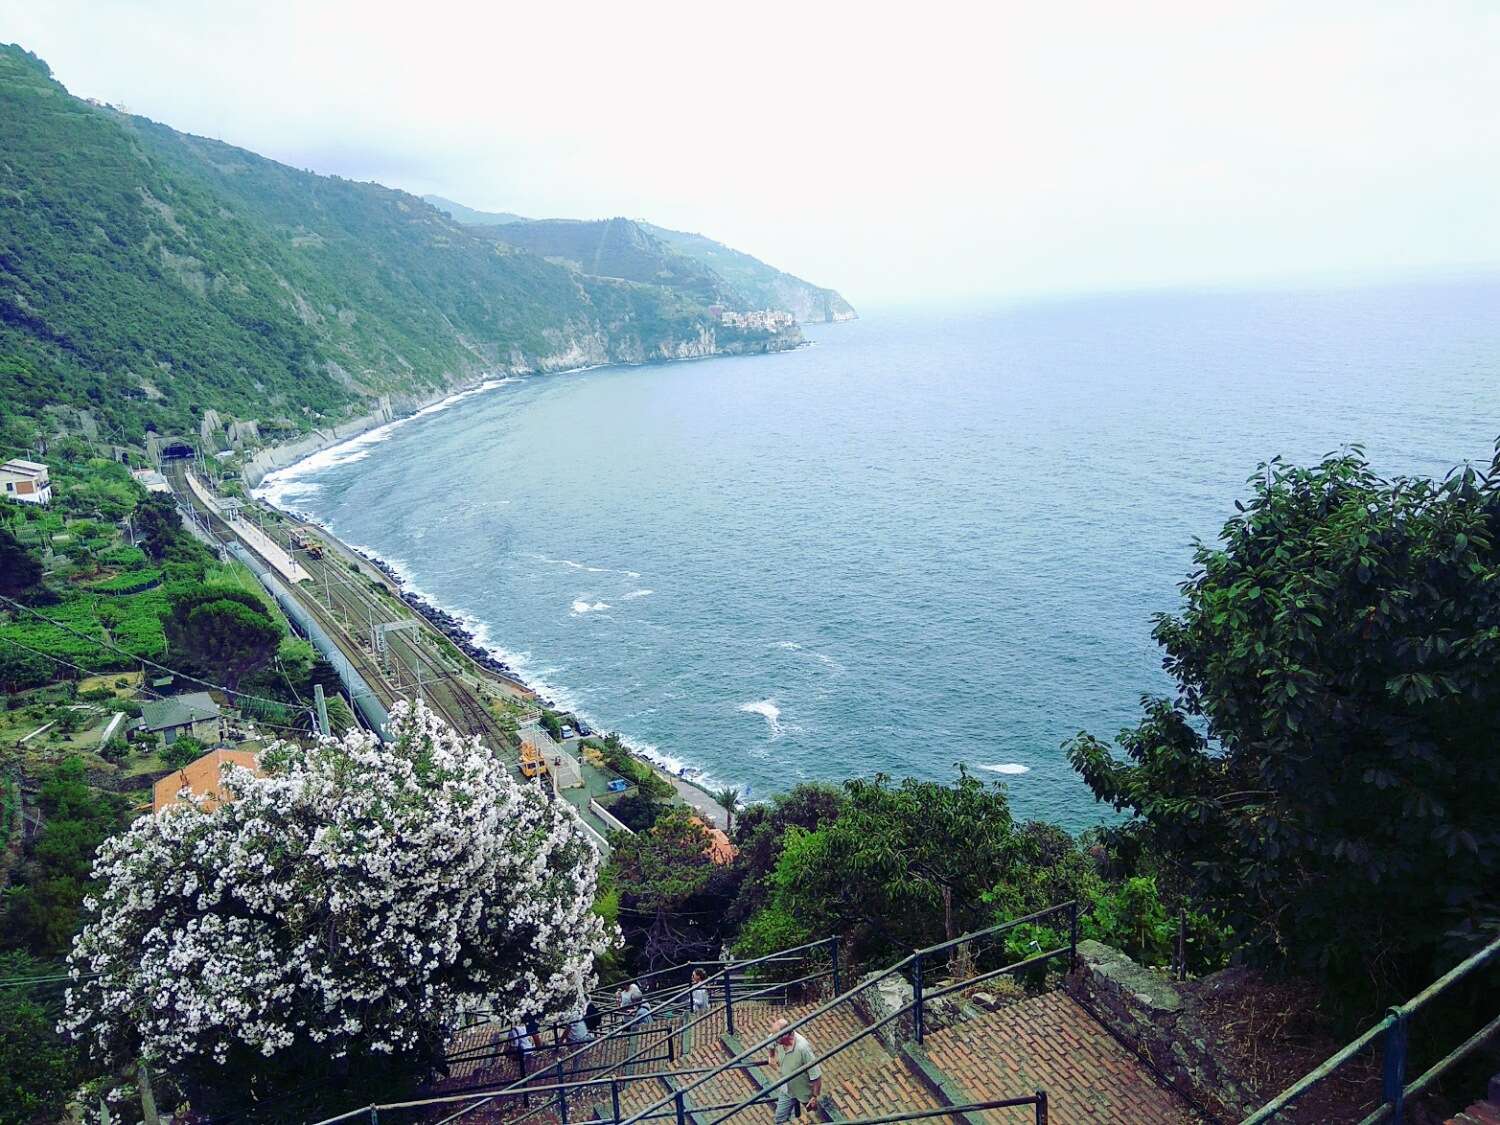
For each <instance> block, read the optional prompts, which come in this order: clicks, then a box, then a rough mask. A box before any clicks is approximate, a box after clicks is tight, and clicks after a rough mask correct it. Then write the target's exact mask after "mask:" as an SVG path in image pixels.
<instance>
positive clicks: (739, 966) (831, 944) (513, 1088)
mask: <svg viewBox="0 0 1500 1125" xmlns="http://www.w3.org/2000/svg"><path fill="white" fill-rule="evenodd" d="M823 946H827V947H828V948H829V950H830V951H831V953H832V957H833V968H832V974H833V979H834V982H835V991H837V982H838V937H837V936H834V937H826V938H818V939H817V940H816V941H809V942H803V943H802V944H801V945H794V946H792V947H791V948H790V949H778V950H777V951H776V952H774V953H767V954H766V955H765V956H763V957H753V958H751V959H750V960H749V961H734V962H731V963H729V964H728V965H726V966H725V967H724V968H723V969H721V970H720V971H719V972H717V973H715V974H714V975H713V976H711V977H706V978H705V979H703V980H702V981H699V982H697V983H696V984H693V983H689V984H688V985H687V986H686V987H685V988H682V989H679V990H678V991H677V992H676V993H674V994H672V995H671V996H668V997H666V998H665V999H664V1000H662V1001H660V1003H661V1004H662V1005H663V1007H664V1008H666V1007H670V1005H672V1004H673V1003H674V1002H676V1001H678V1000H681V999H682V997H683V996H688V995H691V993H692V992H693V990H694V989H695V988H703V987H705V986H706V985H709V984H712V983H713V982H715V981H718V980H721V979H722V980H724V981H725V982H726V984H725V992H726V999H725V1004H726V1006H727V1007H728V1008H729V1011H730V1012H731V1013H732V1012H733V994H732V993H733V985H732V974H734V973H737V972H740V971H742V970H744V969H747V968H749V967H751V966H752V965H760V964H763V963H766V962H770V961H775V960H782V959H789V956H790V955H791V954H793V953H803V952H811V951H812V950H814V949H818V948H821V947H823ZM783 987H786V986H785V985H783V984H777V985H773V986H772V988H773V989H774V988H783ZM744 999H749V997H746V998H744ZM705 1014H706V1013H705ZM701 1018H702V1017H700V1019H701ZM729 1020H730V1024H731V1031H732V1030H733V1015H732V1014H731V1015H730V1017H729ZM635 1026H636V1025H635V1024H634V1023H624V1024H621V1025H620V1026H619V1027H617V1028H615V1029H614V1030H613V1031H611V1032H609V1034H607V1035H602V1036H600V1037H598V1038H596V1039H592V1040H590V1041H589V1042H588V1043H584V1044H581V1045H580V1046H579V1048H578V1050H576V1051H574V1052H573V1053H572V1054H569V1055H564V1056H563V1057H562V1058H559V1059H555V1060H553V1061H552V1062H551V1063H548V1064H547V1065H548V1066H549V1067H563V1068H566V1066H567V1064H568V1063H569V1062H570V1061H571V1060H573V1059H575V1058H577V1057H578V1056H579V1055H581V1054H583V1053H584V1052H585V1051H589V1050H592V1049H595V1048H597V1047H598V1045H599V1044H600V1043H603V1042H605V1041H607V1040H610V1039H613V1038H615V1037H616V1036H619V1035H624V1034H629V1033H630V1029H631V1028H632V1027H635ZM687 1026H691V1025H687ZM686 1029H687V1028H686V1026H685V1027H684V1028H683V1029H682V1030H686ZM645 1030H649V1029H645V1028H639V1027H637V1028H636V1033H637V1034H639V1033H640V1032H641V1031H645ZM638 1053H639V1052H637V1054H638ZM634 1058H635V1055H632V1056H631V1057H630V1058H628V1059H626V1060H624V1061H623V1062H622V1063H620V1064H618V1065H621V1066H625V1065H628V1064H629V1063H630V1062H631V1061H633V1060H634ZM529 1081H530V1076H529V1075H526V1076H522V1077H521V1078H520V1079H518V1080H516V1081H515V1082H513V1083H511V1084H510V1085H508V1086H506V1087H505V1088H503V1089H500V1090H496V1091H494V1092H493V1094H492V1095H491V1098H493V1097H498V1096H499V1095H501V1094H507V1093H519V1092H522V1088H523V1087H526V1086H527V1085H528V1083H529ZM533 1089H534V1088H533ZM528 1092H530V1091H528ZM477 1096H479V1095H476V1094H467V1095H460V1097H463V1098H473V1097H477ZM446 1100H453V1099H446ZM420 1104H425V1103H422V1102H409V1103H401V1104H400V1105H399V1106H396V1107H394V1108H403V1107H405V1106H407V1105H420ZM379 1108H381V1107H379V1106H375V1105H373V1104H372V1105H368V1106H361V1107H359V1108H358V1109H351V1110H347V1111H345V1112H344V1113H340V1114H338V1115H337V1116H334V1117H326V1118H324V1119H322V1120H321V1121H318V1122H317V1123H316V1125H334V1123H335V1122H339V1121H347V1120H349V1119H350V1118H353V1117H356V1116H358V1115H359V1114H362V1113H366V1112H369V1111H371V1110H375V1109H379ZM386 1108H392V1107H386ZM474 1108H476V1109H477V1108H479V1107H478V1106H475V1107H474Z"/></svg>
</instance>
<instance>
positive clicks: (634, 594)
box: [620, 590, 656, 602]
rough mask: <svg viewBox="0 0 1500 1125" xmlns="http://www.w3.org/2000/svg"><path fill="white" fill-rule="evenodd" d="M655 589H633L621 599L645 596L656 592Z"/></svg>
mask: <svg viewBox="0 0 1500 1125" xmlns="http://www.w3.org/2000/svg"><path fill="white" fill-rule="evenodd" d="M654 593H656V591H655V590H632V591H630V593H628V594H625V595H623V596H622V597H621V599H620V600H621V601H626V602H628V601H630V600H631V599H632V598H644V597H645V596H646V595H647V594H654Z"/></svg>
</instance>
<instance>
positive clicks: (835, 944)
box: [828, 935, 844, 996]
mask: <svg viewBox="0 0 1500 1125" xmlns="http://www.w3.org/2000/svg"><path fill="white" fill-rule="evenodd" d="M828 945H829V948H830V949H831V950H832V951H833V994H834V995H835V996H839V995H842V994H843V991H844V990H843V989H842V988H840V987H839V939H838V937H837V936H836V935H835V936H834V937H831V938H829V939H828Z"/></svg>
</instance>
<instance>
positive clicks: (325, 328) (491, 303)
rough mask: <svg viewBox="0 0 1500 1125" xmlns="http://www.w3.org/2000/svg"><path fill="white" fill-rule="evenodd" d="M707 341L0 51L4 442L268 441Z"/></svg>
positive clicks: (698, 322)
mask: <svg viewBox="0 0 1500 1125" xmlns="http://www.w3.org/2000/svg"><path fill="white" fill-rule="evenodd" d="M711 326H712V318H711V317H709V316H708V313H707V310H706V309H705V308H704V307H702V305H701V304H699V303H695V302H693V301H692V300H690V299H688V298H687V297H685V296H684V295H683V294H681V293H679V292H676V291H674V290H671V289H668V288H666V287H664V286H660V285H643V284H637V285H632V284H628V283H625V282H620V281H614V280H606V279H601V278H592V277H586V276H582V275H580V274H579V273H577V272H576V271H573V270H570V269H567V268H565V267H563V266H559V265H554V264H552V263H549V262H546V261H545V260H543V259H542V258H540V257H538V256H536V255H533V254H530V253H525V252H522V251H518V250H516V249H514V248H512V247H510V246H508V245H506V244H504V243H498V242H496V241H495V240H494V239H492V238H487V237H481V236H480V235H479V234H477V233H475V231H474V230H473V229H471V228H466V227H464V226H462V225H460V224H459V223H457V222H455V221H453V220H452V219H451V218H449V217H448V216H447V215H445V214H443V213H442V212H440V211H438V210H436V209H435V208H433V207H432V206H430V205H429V204H427V203H424V202H423V201H422V200H420V199H417V198H416V197H415V196H412V195H408V194H406V193H405V192H400V191H394V190H391V189H389V188H385V187H381V186H380V185H377V184H368V183H354V182H351V181H347V180H343V179H339V178H337V177H328V176H317V175H313V174H312V173H309V172H303V171H299V170H297V169H293V168H289V167H286V166H285V165H282V164H278V163H276V162H275V161H271V160H267V159H265V158H263V157H260V156H257V155H255V154H254V153H250V152H246V151H245V150H243V149H238V148H234V147H233V146H230V145H226V144H222V143H220V142H217V141H212V140H207V139H204V138H202V137H193V136H188V135H185V134H182V133H179V132H176V131H175V130H172V129H170V128H168V127H166V126H164V125H160V124H157V123H155V122H151V121H148V120H146V119H144V118H140V117H133V116H129V115H127V114H124V113H120V112H117V111H115V110H113V109H110V108H107V107H103V106H97V105H94V104H90V103H87V102H84V101H82V100H80V99H77V98H74V97H72V96H70V95H69V94H68V93H67V91H66V90H65V89H64V88H63V87H62V86H61V85H60V84H58V83H57V82H56V81H54V80H53V79H52V77H51V74H50V71H49V70H48V68H47V66H46V64H45V63H43V62H42V61H41V60H40V59H38V58H37V57H36V56H34V55H32V54H30V53H29V52H27V51H25V50H23V49H21V48H19V47H16V46H0V441H3V442H4V444H6V445H8V446H15V445H18V444H23V443H25V442H26V441H27V440H29V436H30V435H31V434H32V433H33V432H34V431H35V430H36V429H37V428H40V429H41V430H42V431H43V432H44V433H52V432H55V431H56V430H57V429H59V428H70V427H71V426H72V425H73V424H74V422H75V421H76V420H77V418H78V415H77V411H79V410H83V411H87V412H88V414H89V415H91V416H92V417H93V418H94V419H95V420H96V421H97V422H98V423H99V425H100V429H101V433H102V435H103V436H105V437H112V438H114V439H115V440H118V441H122V442H124V441H134V440H138V439H139V437H140V435H141V434H142V433H143V432H144V431H145V430H146V429H148V428H155V429H157V430H159V431H160V432H163V433H169V432H192V431H193V430H195V429H196V426H197V419H198V418H199V417H201V415H202V413H203V411H204V410H205V409H208V408H213V409H216V410H218V411H219V412H220V413H224V414H228V415H231V416H234V417H238V418H243V419H257V420H259V421H261V423H262V425H261V430H262V433H263V434H267V435H268V436H272V437H275V436H285V435H287V434H290V433H296V432H299V431H304V430H308V429H312V428H315V427H317V426H320V425H323V424H326V423H328V422H330V421H334V420H338V419H341V418H344V417H347V416H350V415H353V414H356V413H360V412H361V411H362V409H363V408H366V407H367V406H368V405H369V401H370V399H371V398H372V396H375V395H379V394H382V393H387V392H407V393H420V392H424V391H432V390H436V389H438V388H440V387H442V386H444V385H446V384H449V383H452V382H454V381H456V380H461V379H463V378H466V377H472V376H474V375H476V374H478V373H480V372H482V371H491V370H496V369H499V368H504V369H508V370H528V369H534V368H548V367H557V366H562V365H569V364H574V363H577V362H580V360H586V361H589V362H604V361H609V360H629V361H641V360H646V359H653V358H669V357H671V356H674V355H678V354H692V349H694V348H697V349H700V350H701V349H702V348H703V347H704V346H705V345H704V343H703V340H704V338H705V337H704V332H705V331H706V330H708V329H710V328H711ZM790 342H792V341H788V340H778V341H770V340H769V339H768V340H760V341H743V340H740V341H735V342H734V346H736V347H737V348H741V349H748V350H754V349H755V348H756V347H761V348H764V347H771V346H786V345H787V344H788V343H790ZM723 344H724V341H722V340H721V341H720V343H719V344H718V345H710V346H723ZM684 349H687V352H686V353H685V352H684Z"/></svg>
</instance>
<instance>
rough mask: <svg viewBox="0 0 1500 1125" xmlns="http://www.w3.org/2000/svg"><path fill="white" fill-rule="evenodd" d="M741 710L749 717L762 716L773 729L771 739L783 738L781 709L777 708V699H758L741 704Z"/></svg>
mask: <svg viewBox="0 0 1500 1125" xmlns="http://www.w3.org/2000/svg"><path fill="white" fill-rule="evenodd" d="M739 709H740V710H741V711H743V712H745V713H746V714H747V715H759V716H761V717H762V718H764V719H765V720H766V726H768V727H770V729H771V737H772V738H780V737H781V731H782V726H781V708H780V707H778V706H776V700H775V699H756V700H753V701H752V702H750V703H741V704H740V706H739Z"/></svg>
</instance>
